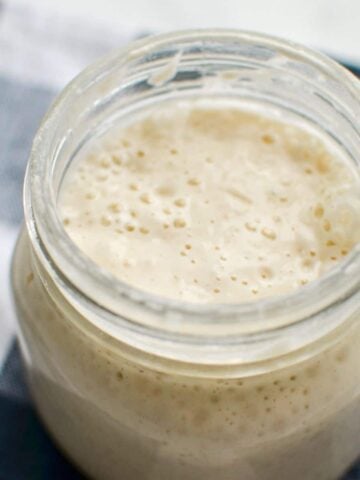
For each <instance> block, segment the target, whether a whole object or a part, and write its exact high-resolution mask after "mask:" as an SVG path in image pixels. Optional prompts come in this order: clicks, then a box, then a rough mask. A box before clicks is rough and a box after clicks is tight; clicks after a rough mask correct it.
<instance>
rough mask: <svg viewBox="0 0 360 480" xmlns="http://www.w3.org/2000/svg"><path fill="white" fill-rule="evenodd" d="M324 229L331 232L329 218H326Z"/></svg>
mask: <svg viewBox="0 0 360 480" xmlns="http://www.w3.org/2000/svg"><path fill="white" fill-rule="evenodd" d="M323 229H324V230H325V232H330V230H331V223H330V222H329V220H324V223H323Z"/></svg>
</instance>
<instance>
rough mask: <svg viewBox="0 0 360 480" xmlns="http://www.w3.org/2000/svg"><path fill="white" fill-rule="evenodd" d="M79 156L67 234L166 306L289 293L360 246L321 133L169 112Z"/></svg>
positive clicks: (186, 107)
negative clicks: (174, 300) (172, 301)
mask: <svg viewBox="0 0 360 480" xmlns="http://www.w3.org/2000/svg"><path fill="white" fill-rule="evenodd" d="M80 157H81V158H79V160H78V161H77V162H76V163H75V166H73V167H72V168H71V169H70V172H69V173H68V175H67V177H66V179H65V182H64V184H63V187H62V191H61V196H60V200H59V203H60V210H61V215H62V219H63V222H64V225H65V228H66V230H67V232H68V234H69V235H70V237H71V238H72V239H73V240H74V242H75V243H76V244H77V245H78V247H79V248H80V249H81V250H82V251H83V252H84V253H86V254H87V255H88V256H89V257H90V258H91V259H92V260H93V261H94V262H96V263H97V264H98V265H100V266H101V267H103V268H104V269H106V270H108V271H110V272H111V273H113V274H114V275H115V276H116V277H118V278H120V279H121V280H123V281H124V282H127V283H130V284H131V285H134V286H136V287H138V288H140V289H143V290H146V291H149V292H153V293H156V294H160V295H162V296H167V297H172V298H177V299H181V300H186V301H192V302H242V301H249V300H256V299H259V298H261V297H267V296H271V295H277V294H285V293H288V292H290V291H292V290H295V289H297V288H298V287H300V286H302V285H305V284H307V283H308V282H310V281H312V280H315V279H317V278H318V277H319V276H321V275H322V274H323V273H324V272H325V271H327V270H328V269H329V268H330V267H331V266H332V265H334V264H336V262H338V261H339V260H341V259H342V258H343V257H344V256H345V255H346V254H347V253H348V252H349V251H350V249H351V248H352V247H353V246H354V244H355V243H356V242H357V241H358V239H359V221H358V219H357V214H356V212H357V209H358V207H359V205H358V203H359V199H358V185H357V183H356V181H355V177H354V175H353V172H352V170H351V169H350V168H349V166H346V165H345V164H344V163H343V162H342V161H340V160H339V159H338V156H337V155H335V153H334V152H333V151H332V150H331V147H329V145H327V144H326V143H324V140H323V139H322V138H321V137H319V135H317V134H315V133H314V132H312V131H307V130H305V129H304V128H302V127H300V126H295V125H291V124H289V123H281V122H280V121H278V120H274V119H271V118H267V117H265V116H262V115H261V114H258V113H255V112H253V113H251V112H249V111H248V112H247V111H244V110H241V109H239V108H237V107H236V105H232V106H229V105H227V106H226V107H225V106H221V105H219V106H216V104H215V107H211V108H210V107H209V106H206V105H204V104H201V103H200V102H194V101H193V102H191V101H188V102H185V101H184V102H181V103H180V102H179V103H169V104H167V105H166V104H165V105H164V106H163V107H161V108H159V107H157V108H156V110H153V111H151V110H150V111H148V112H147V114H145V115H143V116H141V117H137V118H135V117H134V120H133V122H131V123H128V124H126V125H124V126H123V127H122V128H117V129H116V130H115V129H114V130H113V131H111V132H110V133H108V134H107V136H106V137H104V138H102V139H100V140H98V141H97V142H96V143H95V142H94V143H93V144H92V145H90V146H89V147H88V149H87V151H85V152H84V153H83V154H82V155H81V156H80Z"/></svg>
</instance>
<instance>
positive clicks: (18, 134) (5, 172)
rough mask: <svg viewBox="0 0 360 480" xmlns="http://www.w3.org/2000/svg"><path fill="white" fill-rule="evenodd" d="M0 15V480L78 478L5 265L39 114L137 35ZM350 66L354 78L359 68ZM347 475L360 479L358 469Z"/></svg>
mask: <svg viewBox="0 0 360 480" xmlns="http://www.w3.org/2000/svg"><path fill="white" fill-rule="evenodd" d="M4 10H5V13H3V12H2V11H1V10H0V51H1V55H0V151H1V158H0V252H1V255H0V285H1V288H0V480H80V479H83V476H82V475H81V474H80V473H79V472H78V471H77V470H76V468H75V467H73V466H72V465H71V464H70V463H69V462H68V460H67V459H66V458H65V457H64V456H63V455H62V454H61V453H60V452H59V450H58V449H57V448H56V446H55V445H54V443H53V441H52V439H51V438H50V437H49V435H48V434H47V433H46V431H45V430H44V428H43V426H42V424H41V422H40V421H39V419H38V416H37V414H36V412H35V410H34V407H33V405H32V402H31V398H30V396H29V393H28V390H27V388H26V382H25V379H24V372H23V367H22V364H21V361H20V355H19V350H18V346H17V343H16V341H15V340H14V333H13V332H14V314H13V311H12V308H11V303H10V300H9V297H10V293H9V288H8V281H7V280H8V278H7V277H8V266H9V259H10V255H11V251H12V249H13V244H14V239H15V236H16V233H17V231H18V228H19V224H20V221H21V218H22V208H21V196H22V193H21V190H22V181H23V176H24V170H25V165H26V161H27V157H28V153H29V149H30V145H31V140H32V138H33V136H34V133H35V130H36V128H37V126H38V123H39V121H40V119H41V117H42V115H43V114H44V113H45V111H46V109H47V107H48V105H49V104H50V102H51V100H52V99H53V97H54V96H55V94H56V92H57V91H58V89H59V88H60V86H61V85H63V84H64V83H65V82H66V81H67V80H69V79H70V78H71V76H73V75H74V74H75V73H76V72H77V71H78V70H80V69H81V68H82V67H83V66H84V65H85V64H86V63H88V62H89V61H91V60H92V59H93V58H95V57H96V56H98V55H99V54H101V53H103V52H105V51H107V50H109V49H110V48H112V47H115V46H119V45H121V44H122V43H124V41H126V40H128V39H130V38H133V37H135V36H139V35H138V32H135V34H134V33H131V32H126V33H125V35H124V34H122V35H120V36H119V35H118V34H116V33H115V34H113V35H111V34H110V33H109V32H108V31H107V30H106V31H102V30H101V29H99V27H97V28H96V29H95V31H94V29H93V28H92V27H91V26H89V25H86V26H84V25H81V22H77V23H76V28H75V29H74V28H73V27H74V25H73V24H71V23H70V24H69V23H68V22H64V21H60V20H59V19H58V18H54V17H46V16H45V17H44V16H43V15H39V14H36V13H34V12H33V11H32V10H29V11H25V12H24V11H22V10H21V9H20V7H13V8H12V9H11V8H10V9H9V10H8V11H6V8H5V9H4ZM4 15H5V16H4ZM49 25H51V28H49ZM64 25H65V26H66V25H67V26H68V27H67V31H66V32H65V31H64V29H66V28H65V27H64ZM69 25H70V26H69ZM74 32H76V36H75V37H74ZM99 39H102V40H99ZM104 39H105V40H104ZM104 42H105V43H104ZM43 45H46V48H45V49H44V47H43ZM348 68H350V69H352V70H353V72H354V73H355V74H358V75H359V76H360V69H359V68H356V67H351V66H348ZM19 79H21V80H19ZM2 359H5V361H2ZM359 452H360V444H359ZM345 478H346V480H360V464H359V466H358V467H355V468H354V469H353V470H352V471H351V472H350V473H349V474H348V475H347V476H346V477H345ZM124 480H126V479H124Z"/></svg>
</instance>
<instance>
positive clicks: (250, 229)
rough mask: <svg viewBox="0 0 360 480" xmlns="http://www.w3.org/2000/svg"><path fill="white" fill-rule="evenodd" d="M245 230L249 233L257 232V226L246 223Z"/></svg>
mask: <svg viewBox="0 0 360 480" xmlns="http://www.w3.org/2000/svg"><path fill="white" fill-rule="evenodd" d="M245 228H246V230H248V231H249V232H256V231H257V226H256V225H255V224H254V223H250V222H246V223H245Z"/></svg>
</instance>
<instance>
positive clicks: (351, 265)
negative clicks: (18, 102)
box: [24, 29, 360, 333]
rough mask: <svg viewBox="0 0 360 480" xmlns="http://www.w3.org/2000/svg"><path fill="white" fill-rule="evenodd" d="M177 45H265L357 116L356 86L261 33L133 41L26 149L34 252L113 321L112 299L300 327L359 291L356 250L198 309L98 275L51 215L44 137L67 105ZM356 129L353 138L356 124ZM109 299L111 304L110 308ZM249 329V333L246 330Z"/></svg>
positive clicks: (76, 90) (194, 318)
mask: <svg viewBox="0 0 360 480" xmlns="http://www.w3.org/2000/svg"><path fill="white" fill-rule="evenodd" d="M184 40H186V41H187V42H191V41H195V40H196V41H206V40H211V41H219V42H230V41H232V42H237V43H239V44H240V43H241V42H245V43H247V44H249V43H250V44H252V45H258V46H262V45H266V47H269V48H274V49H276V50H281V51H282V52H286V54H288V55H289V56H296V57H298V58H302V59H303V60H304V61H306V62H310V63H311V64H313V65H315V66H316V67H317V68H318V69H320V70H321V71H323V72H325V73H326V74H329V75H330V76H331V77H332V78H336V80H337V81H338V82H341V83H342V85H343V86H344V87H345V88H346V90H347V91H349V92H351V95H352V96H353V97H355V98H356V99H357V104H356V105H352V108H353V109H354V108H356V109H357V111H360V88H359V85H358V80H357V79H356V78H355V77H353V76H352V75H351V74H350V73H349V72H347V71H346V70H345V69H344V68H343V67H341V66H340V65H338V64H337V63H336V62H335V61H333V60H331V59H329V58H327V57H326V56H325V55H322V54H320V53H317V52H315V51H313V50H311V49H309V48H307V47H304V46H302V45H298V44H296V43H294V42H289V41H285V40H282V39H279V38H277V37H273V36H269V35H265V34H260V33H254V32H247V31H246V32H244V31H240V30H227V29H203V30H185V31H179V32H173V33H167V34H161V35H155V36H152V37H146V38H145V39H141V40H138V41H135V42H133V43H131V44H130V45H128V46H127V47H125V48H121V49H119V50H116V51H115V52H112V53H110V54H109V55H107V56H105V57H104V58H102V59H100V60H98V61H97V62H96V63H94V64H93V65H91V66H90V67H88V68H86V69H85V70H84V71H83V72H82V73H80V74H79V75H78V76H77V77H76V78H75V79H74V80H73V81H72V82H71V83H70V84H69V85H68V86H67V87H66V88H65V89H64V90H63V92H62V93H61V94H60V95H59V96H58V97H57V99H56V100H55V102H54V103H53V105H52V106H51V108H50V110H49V111H48V113H47V114H46V115H45V117H44V119H43V121H42V123H41V125H40V127H39V130H38V132H37V134H36V137H35V139H34V143H33V148H32V151H31V156H30V161H29V165H28V169H27V174H26V180H25V190H24V192H25V193H24V203H25V218H26V223H27V228H28V231H29V233H30V238H31V241H32V244H33V247H34V248H35V250H36V252H37V253H38V254H39V255H40V256H41V257H42V258H43V259H44V261H45V262H46V263H47V265H48V268H49V269H50V270H52V272H53V273H55V275H56V277H57V279H58V281H60V282H62V283H63V284H64V285H65V284H66V285H67V286H70V288H71V289H73V290H74V291H77V292H78V294H79V295H82V296H84V295H85V296H86V297H87V298H88V301H90V302H92V303H93V304H96V305H97V306H98V307H99V308H101V309H105V310H107V311H109V312H111V313H112V314H114V315H115V316H117V315H118V311H117V309H116V308H115V307H113V306H111V307H110V303H112V305H113V303H114V299H117V300H116V301H118V300H119V301H120V300H121V301H124V300H125V301H126V302H127V303H128V304H129V305H132V306H136V307H137V308H140V309H141V310H142V311H145V310H151V311H152V312H153V313H154V314H156V315H158V314H159V313H162V314H166V315H167V318H176V319H179V318H180V317H181V318H182V319H185V320H186V319H190V322H191V323H192V324H193V323H194V322H195V324H198V325H202V326H204V325H205V326H207V327H209V326H211V325H213V326H219V324H221V325H222V326H223V327H224V326H225V325H226V324H227V323H228V324H231V325H234V324H236V325H237V326H239V325H241V324H242V323H243V324H244V325H245V324H246V325H247V327H246V328H248V329H249V330H248V331H249V332H252V333H254V332H255V331H256V332H264V331H268V330H273V329H275V328H280V327H285V326H287V325H289V324H291V323H299V322H300V321H304V319H306V318H307V317H309V316H313V315H315V314H317V313H319V312H320V311H323V310H324V309H327V308H330V307H332V306H333V305H335V304H336V303H338V302H341V301H343V300H344V299H345V298H348V297H350V296H351V295H353V293H354V292H357V291H358V290H359V287H360V248H358V247H356V248H354V249H353V251H352V252H351V253H350V254H349V255H348V256H347V257H346V258H345V259H344V260H343V261H341V262H339V264H337V265H336V266H334V267H333V268H332V269H331V270H329V272H327V273H326V274H325V275H323V276H322V277H320V278H319V279H317V280H315V281H313V282H311V283H310V284H308V285H306V286H303V287H301V288H299V289H297V290H295V291H293V292H291V293H289V294H286V295H279V296H274V297H269V298H264V299H260V300H256V301H251V302H241V303H211V304H204V303H193V302H187V301H182V300H181V301H180V300H177V299H172V298H166V297H162V296H160V295H157V294H154V293H150V292H146V291H143V290H141V289H139V288H137V287H136V286H133V285H130V284H127V283H126V282H123V281H122V280H120V279H118V278H116V277H115V276H114V275H112V274H111V273H110V272H107V271H104V270H103V269H102V268H101V267H99V266H98V265H97V264H95V262H93V261H92V260H91V259H89V258H88V257H87V256H86V255H85V254H83V253H82V252H81V251H80V249H79V248H78V247H77V246H76V245H75V244H74V242H73V241H72V240H71V239H70V237H69V236H68V235H67V233H66V232H65V229H64V227H63V225H62V223H61V221H60V219H59V216H58V215H57V213H56V209H57V205H56V195H55V193H54V191H53V189H52V185H51V181H50V179H51V174H52V166H51V163H52V161H53V157H54V155H51V154H50V152H51V147H52V143H51V141H50V137H51V132H53V131H55V130H56V125H57V124H58V122H59V121H60V120H61V116H62V115H63V112H64V109H66V105H67V104H68V102H69V101H71V98H72V97H73V96H74V95H81V92H82V91H83V89H84V88H85V86H86V85H87V84H89V83H91V82H93V81H94V79H96V78H100V77H101V75H102V72H103V70H104V69H106V68H115V67H116V65H117V64H118V63H119V62H120V61H121V64H124V62H125V63H126V62H127V61H129V60H131V61H132V60H134V59H136V58H141V56H143V55H147V54H149V52H151V51H153V50H156V49H157V48H159V47H161V46H164V45H167V44H176V43H177V42H181V41H184ZM358 131H359V135H360V125H359V129H358ZM359 161H360V152H359ZM54 244H55V246H54ZM60 265H61V267H60ZM84 279H86V282H87V284H88V285H89V289H90V284H91V289H92V290H93V291H94V292H97V296H96V298H91V295H89V294H87V293H86V291H85V289H84V288H83V287H84ZM344 279H346V281H344ZM89 291H90V290H88V292H89ZM111 299H112V300H113V301H112V302H110V300H111ZM310 306H311V308H310ZM289 312H291V314H289ZM275 316H276V318H277V321H276V322H274V321H272V322H270V319H274V318H275ZM184 317H185V318H184ZM254 320H255V322H254ZM224 323H225V325H224ZM251 323H252V324H253V327H251V326H250V325H251ZM254 325H255V326H256V327H254ZM174 328H175V327H174ZM246 328H245V330H246Z"/></svg>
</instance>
